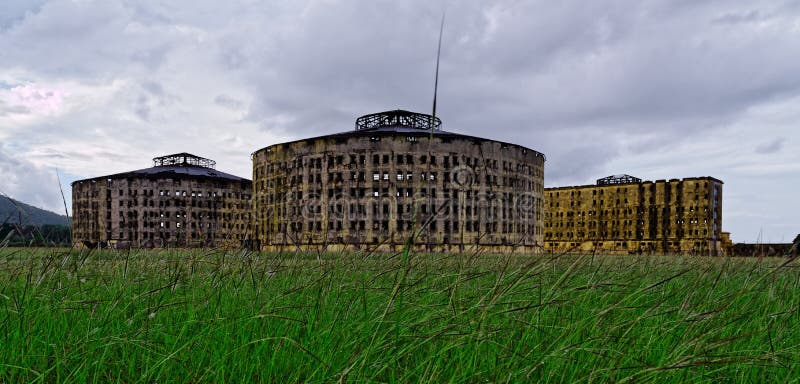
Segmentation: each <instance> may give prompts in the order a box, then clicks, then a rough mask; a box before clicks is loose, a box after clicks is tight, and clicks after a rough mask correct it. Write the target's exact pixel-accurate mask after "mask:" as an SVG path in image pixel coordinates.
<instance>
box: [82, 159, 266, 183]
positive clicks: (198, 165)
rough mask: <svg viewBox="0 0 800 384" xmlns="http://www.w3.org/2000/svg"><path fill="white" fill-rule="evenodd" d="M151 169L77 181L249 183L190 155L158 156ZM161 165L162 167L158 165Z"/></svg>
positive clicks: (206, 160) (211, 162)
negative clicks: (140, 180)
mask: <svg viewBox="0 0 800 384" xmlns="http://www.w3.org/2000/svg"><path fill="white" fill-rule="evenodd" d="M153 162H154V164H156V165H155V166H153V167H150V168H144V169H137V170H135V171H128V172H122V173H115V174H111V175H107V176H98V177H92V178H88V179H83V180H76V181H75V182H73V184H74V183H76V182H79V181H88V180H100V179H125V178H136V177H139V178H142V177H143V178H147V179H166V178H173V179H197V178H202V179H216V180H220V181H232V182H250V180H249V179H245V178H242V177H239V176H235V175H231V174H229V173H225V172H220V171H218V170H216V169H214V166H215V165H216V162H214V161H213V160H209V159H206V158H203V157H199V156H195V155H192V154H190V153H177V154H173V155H167V156H160V157H155V158H153ZM159 164H162V165H159Z"/></svg>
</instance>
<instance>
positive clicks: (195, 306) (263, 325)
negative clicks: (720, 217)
mask: <svg viewBox="0 0 800 384" xmlns="http://www.w3.org/2000/svg"><path fill="white" fill-rule="evenodd" d="M798 378H800V271H799V270H798V265H797V263H796V262H793V261H792V260H789V259H764V260H757V259H728V258H704V257H674V256H673V257H665V256H658V257H656V256H624V257H623V256H592V255H586V256H553V255H543V256H497V255H462V256H456V255H423V254H414V255H411V256H408V257H406V256H403V255H364V254H345V255H342V254H336V255H334V254H324V255H317V254H298V253H291V254H283V255H282V254H274V253H270V254H262V253H250V252H243V251H238V252H215V251H200V250H196V251H184V250H181V251H177V250H171V251H136V250H134V251H130V252H128V251H102V252H89V251H86V250H83V251H79V250H53V249H36V250H29V249H8V248H7V249H0V382H9V383H17V382H20V383H21V382H48V383H49V382H81V383H82V382H96V383H109V382H123V383H137V382H142V383H155V382H158V383H172V382H181V383H182V382H230V383H240V382H334V381H342V382H469V383H474V382H507V381H510V382H532V381H542V382H608V381H619V382H636V383H638V382H708V383H718V382H775V383H783V382H792V381H794V382H797V381H798Z"/></svg>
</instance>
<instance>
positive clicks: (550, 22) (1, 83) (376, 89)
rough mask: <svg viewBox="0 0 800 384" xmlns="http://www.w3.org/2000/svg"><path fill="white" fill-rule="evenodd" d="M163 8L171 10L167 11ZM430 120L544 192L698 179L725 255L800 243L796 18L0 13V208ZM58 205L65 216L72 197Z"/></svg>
mask: <svg viewBox="0 0 800 384" xmlns="http://www.w3.org/2000/svg"><path fill="white" fill-rule="evenodd" d="M164 3H166V5H165V4H164ZM445 10H446V21H445V31H444V37H443V43H442V46H443V47H442V63H441V72H440V81H439V84H440V88H439V99H438V112H437V114H438V115H439V116H440V117H441V118H442V120H443V123H444V126H443V128H444V129H445V130H448V131H453V132H458V133H465V134H471V135H476V136H482V137H487V138H492V139H497V140H503V141H509V142H515V143H518V144H521V145H524V146H527V147H529V148H532V149H536V150H538V151H540V152H543V153H544V154H545V155H546V156H547V162H546V165H545V185H546V186H548V187H552V186H564V185H574V184H590V183H594V180H595V179H597V178H600V177H604V176H607V175H611V174H618V173H627V174H631V175H634V176H637V177H640V178H642V179H649V180H656V179H669V178H684V177H694V176H713V177H716V178H719V179H721V180H723V181H724V182H725V185H724V187H723V195H724V200H723V230H726V231H730V232H732V237H733V239H734V241H737V242H755V241H758V240H759V234H761V238H760V240H761V241H764V242H789V241H791V240H792V239H793V238H794V236H795V235H796V234H797V233H799V232H800V220H798V217H800V202H798V191H800V135H798V134H797V133H796V132H797V130H798V122H800V2H798V1H785V2H784V1H753V0H748V1H730V0H726V1H695V0H688V1H687V0H673V1H647V0H644V1H595V0H593V1H586V0H575V1H493V2H490V1H483V0H474V1H449V2H447V1H442V2H437V1H430V0H421V1H375V0H364V1H333V0H329V1H295V0H292V1H288V0H287V1H277V0H276V1H229V2H226V1H218V0H213V1H211V0H208V1H206V0H191V1H189V0H186V1H182V0H175V1H168V2H151V1H139V0H130V1H124V0H98V1H91V0H0V193H3V194H7V195H10V196H12V197H15V198H17V199H19V200H22V201H24V202H27V203H30V204H34V205H37V206H41V207H44V208H47V209H51V210H54V211H59V212H63V203H62V202H61V197H60V194H59V192H58V182H57V178H56V170H58V172H59V175H60V177H61V181H62V184H63V185H64V187H65V188H66V190H65V193H66V194H67V199H69V194H70V193H71V191H70V190H69V183H70V182H71V181H74V180H76V179H81V178H87V177H95V176H101V175H106V174H110V173H116V172H123V171H128V170H133V169H140V168H146V167H149V166H151V164H152V162H151V158H152V157H155V156H160V155H165V154H170V153H176V152H191V153H194V154H197V155H200V156H204V157H208V158H211V159H215V160H216V161H217V169H219V170H221V171H224V172H229V173H233V174H236V175H240V176H244V177H248V178H249V177H250V176H251V172H252V170H251V162H250V157H249V156H250V153H252V152H253V151H255V150H257V149H260V148H262V147H265V146H268V145H272V144H275V143H279V142H282V141H286V140H292V139H298V138H302V137H305V136H310V135H321V134H327V133H334V132H341V131H346V130H351V129H353V124H354V120H355V119H356V118H357V117H358V116H360V115H364V114H368V113H373V112H378V111H382V110H389V109H397V108H400V109H409V110H413V111H419V112H425V113H430V110H431V101H432V95H433V75H434V64H435V55H436V40H437V35H438V29H439V22H440V18H441V15H442V12H443V11H445ZM67 202H68V204H69V203H70V202H69V200H68V201H67Z"/></svg>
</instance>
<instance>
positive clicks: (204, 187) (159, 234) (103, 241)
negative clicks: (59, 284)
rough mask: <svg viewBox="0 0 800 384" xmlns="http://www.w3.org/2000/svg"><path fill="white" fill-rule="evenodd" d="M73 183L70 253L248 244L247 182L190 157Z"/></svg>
mask: <svg viewBox="0 0 800 384" xmlns="http://www.w3.org/2000/svg"><path fill="white" fill-rule="evenodd" d="M154 161H155V162H156V166H154V167H152V168H147V169H142V170H138V171H131V172H126V173H120V174H114V175H109V176H101V177H95V178H92V179H85V180H78V181H75V182H74V183H72V212H73V227H72V237H73V244H75V245H76V246H81V245H82V246H90V247H93V246H97V245H101V246H132V247H200V246H205V247H214V246H237V247H238V246H241V245H242V244H243V243H245V242H246V241H248V240H249V237H248V235H247V234H248V232H249V231H250V227H249V225H250V219H251V205H250V196H251V193H252V182H251V181H250V180H247V179H242V178H239V177H236V176H233V175H229V174H227V173H223V172H219V171H216V170H215V169H214V168H213V166H214V163H213V161H210V160H207V159H203V158H200V157H197V156H194V155H190V154H185V153H183V154H176V155H170V156H164V157H159V158H155V159H154Z"/></svg>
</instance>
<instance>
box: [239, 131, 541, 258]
mask: <svg viewBox="0 0 800 384" xmlns="http://www.w3.org/2000/svg"><path fill="white" fill-rule="evenodd" d="M543 177H544V156H543V155H542V154H541V153H538V152H536V151H533V150H530V149H527V148H523V147H520V146H517V145H512V144H506V143H500V142H495V141H491V140H485V139H478V138H472V137H468V136H460V135H451V136H434V137H433V140H432V141H431V142H429V138H428V135H427V134H426V131H422V134H416V133H391V134H386V133H383V134H374V135H368V134H360V135H357V134H354V135H334V136H327V137H321V138H313V139H307V140H302V141H297V142H292V143H285V144H278V145H273V146H270V147H267V148H264V149H262V150H260V151H257V152H255V153H254V154H253V183H254V185H253V187H254V194H253V196H254V208H255V209H254V228H255V232H256V237H257V240H258V242H259V243H260V244H261V247H262V249H269V250H274V249H298V248H299V249H308V248H312V249H326V250H340V249H347V250H354V249H369V250H372V249H376V250H382V251H389V250H399V249H401V248H402V247H403V246H404V244H405V243H406V241H407V240H409V239H412V238H413V239H414V241H413V244H412V248H414V249H418V250H430V251H438V252H452V251H456V252H471V251H486V252H529V253H530V252H537V251H539V250H540V249H541V245H542V241H543V239H544V231H543V216H542V214H543V193H544V188H543ZM414 233H418V234H419V235H418V236H413V235H412V234H414Z"/></svg>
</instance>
